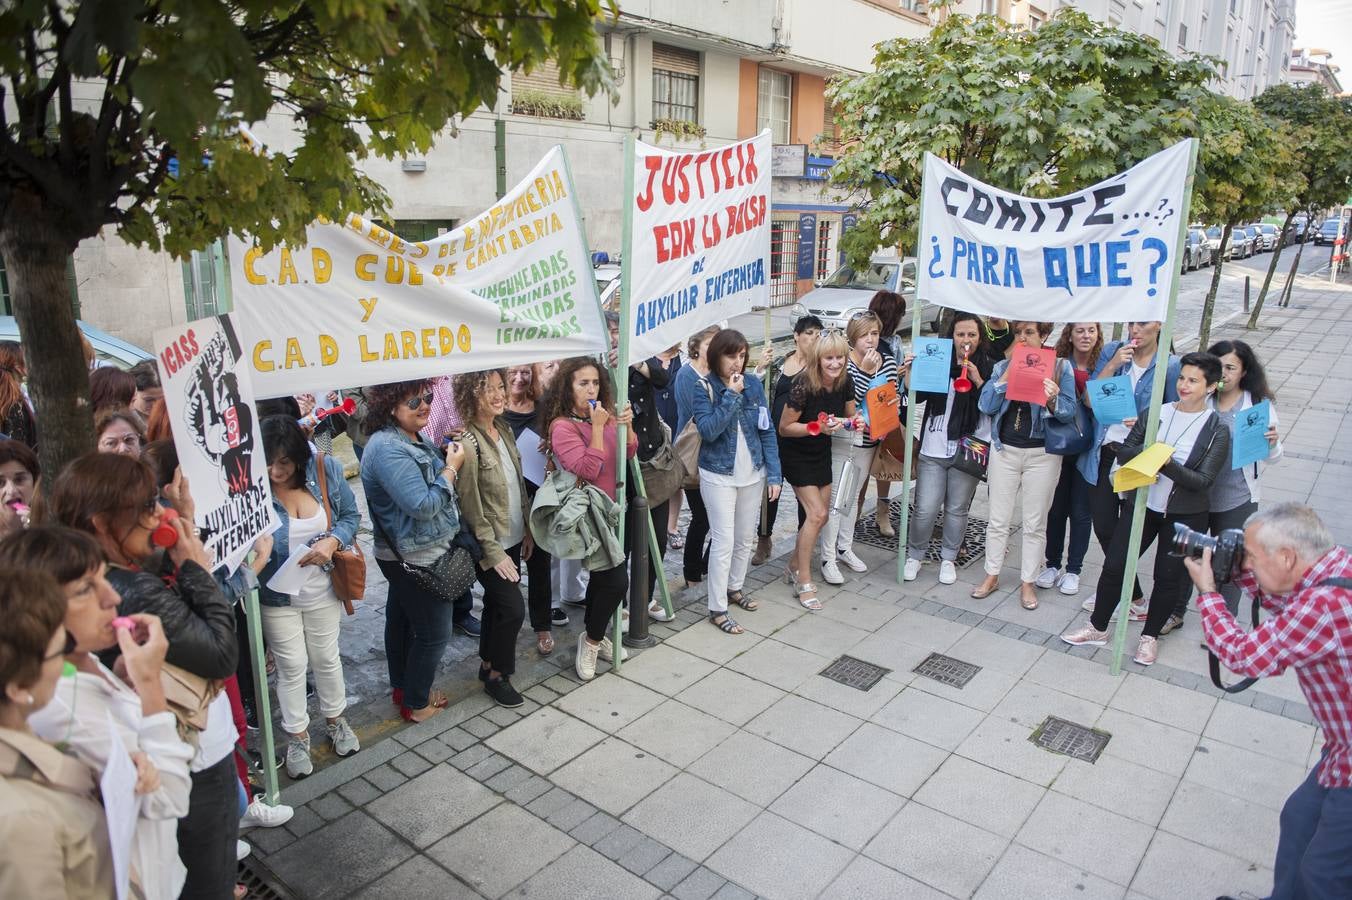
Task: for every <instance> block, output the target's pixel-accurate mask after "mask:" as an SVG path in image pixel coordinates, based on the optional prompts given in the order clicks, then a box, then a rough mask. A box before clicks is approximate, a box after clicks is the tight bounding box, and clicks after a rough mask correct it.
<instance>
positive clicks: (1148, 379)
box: [1075, 341, 1182, 484]
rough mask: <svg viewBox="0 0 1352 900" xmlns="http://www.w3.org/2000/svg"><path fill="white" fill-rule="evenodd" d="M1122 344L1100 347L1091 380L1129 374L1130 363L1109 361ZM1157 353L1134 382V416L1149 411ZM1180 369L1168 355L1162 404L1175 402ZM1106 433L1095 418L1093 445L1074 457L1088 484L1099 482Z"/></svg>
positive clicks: (1177, 362)
mask: <svg viewBox="0 0 1352 900" xmlns="http://www.w3.org/2000/svg"><path fill="white" fill-rule="evenodd" d="M1124 343H1126V342H1125V341H1109V342H1108V343H1107V344H1106V345H1104V347H1103V352H1101V353H1100V354H1099V358H1098V362H1097V363H1096V364H1095V365H1094V369H1093V371H1092V373H1091V374H1090V376H1089V377H1090V378H1112V377H1114V376H1116V375H1129V374H1131V363H1124V364H1123V365H1121V366H1115V367H1114V366H1110V365H1109V362H1111V361H1112V358H1113V357H1114V356H1116V355H1117V352H1118V351H1119V350H1121V349H1122V345H1123V344H1124ZM1159 358H1160V357H1159V353H1158V351H1157V352H1156V353H1155V356H1154V357H1153V358H1152V359H1151V360H1150V365H1148V366H1146V368H1145V374H1144V375H1142V376H1141V380H1140V381H1138V382H1136V391H1135V400H1136V412H1137V416H1138V417H1140V416H1143V415H1145V414H1146V412H1148V411H1149V410H1150V387H1151V385H1152V384H1153V383H1154V381H1155V361H1156V360H1157V359H1159ZM1180 368H1182V366H1181V365H1180V364H1179V360H1178V357H1177V356H1173V355H1170V356H1169V362H1168V364H1167V367H1166V368H1165V371H1164V400H1163V402H1164V403H1173V402H1174V401H1175V400H1177V399H1178V370H1179V369H1180ZM1107 433H1108V426H1107V425H1105V424H1103V423H1102V422H1100V421H1099V420H1098V419H1097V418H1095V419H1094V443H1093V445H1092V446H1091V447H1090V448H1089V449H1088V450H1086V451H1084V452H1083V453H1081V454H1080V455H1079V456H1077V457H1076V458H1075V468H1076V469H1077V470H1078V471H1079V473H1080V474H1081V475H1083V476H1084V480H1085V481H1087V482H1089V483H1090V484H1097V483H1098V471H1099V448H1101V447H1102V446H1103V438H1104V435H1106V434H1107Z"/></svg>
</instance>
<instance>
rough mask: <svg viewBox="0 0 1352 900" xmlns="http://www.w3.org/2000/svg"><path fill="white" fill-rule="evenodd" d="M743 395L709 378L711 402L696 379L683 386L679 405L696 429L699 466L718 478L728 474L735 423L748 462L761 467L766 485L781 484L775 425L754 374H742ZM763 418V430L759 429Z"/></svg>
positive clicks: (734, 450) (734, 443) (733, 453)
mask: <svg viewBox="0 0 1352 900" xmlns="http://www.w3.org/2000/svg"><path fill="white" fill-rule="evenodd" d="M743 378H744V382H743V383H744V384H745V387H744V388H743V390H742V393H740V394H739V393H737V392H736V391H733V390H729V389H728V388H727V387H725V386H724V384H723V382H722V380H721V379H719V378H717V377H716V376H714V375H710V376H709V377H708V378H707V379H706V381H707V383H708V385H709V388H710V389H711V390H712V392H713V397H712V399H711V398H710V395H709V393H708V392H706V391H705V390H704V388H703V386H701V385H700V384H699V382H698V380H696V379H689V380H686V381H685V383H684V384H683V385H682V391H683V397H682V399H681V403H682V405H683V406H685V407H686V408H687V409H689V410H690V417H691V418H692V419H694V421H695V427H696V428H698V429H699V436H700V447H699V467H700V468H701V469H707V470H709V471H710V472H714V473H716V474H719V475H731V474H732V466H733V463H734V461H735V460H736V458H737V423H738V422H740V423H741V426H742V434H743V435H744V437H745V438H746V446H747V449H748V450H749V451H750V452H751V462H752V463H753V464H754V465H755V466H756V468H757V469H759V468H762V467H764V468H765V472H766V476H767V478H768V483H769V484H781V483H782V482H783V477H782V475H781V473H780V469H779V444H778V440H777V438H776V437H775V423H774V422H773V421H772V420H771V417H770V409H769V404H768V403H767V401H766V399H765V388H763V387H761V383H760V379H759V378H757V377H756V376H755V375H750V374H748V375H745V376H743ZM762 415H764V417H765V421H766V423H767V424H766V427H764V428H761V427H760V422H761V416H762Z"/></svg>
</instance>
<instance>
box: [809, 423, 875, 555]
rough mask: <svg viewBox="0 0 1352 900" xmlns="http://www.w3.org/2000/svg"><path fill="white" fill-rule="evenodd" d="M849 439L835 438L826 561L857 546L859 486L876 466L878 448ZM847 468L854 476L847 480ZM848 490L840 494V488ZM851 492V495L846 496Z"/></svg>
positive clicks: (824, 530) (824, 550)
mask: <svg viewBox="0 0 1352 900" xmlns="http://www.w3.org/2000/svg"><path fill="white" fill-rule="evenodd" d="M853 440H854V437H853V435H852V434H851V437H850V438H849V440H845V439H841V438H832V439H831V475H832V478H833V479H834V481H833V483H832V485H831V510H830V515H829V516H828V517H827V519H826V525H825V527H823V528H822V534H821V538H820V540H821V548H822V562H824V563H825V562H834V561H835V559H836V554H837V553H838V552H841V551H845V550H853V549H854V523H855V522H857V521H858V520H859V488H860V487H862V486H863V485H865V484H867V483H868V477H869V475H868V471H869V468H870V467H872V465H873V454H874V451H875V449H876V448H874V447H854V446H851V442H852V441H853ZM846 467H849V468H852V469H853V470H854V475H853V476H852V477H851V478H849V479H846V478H844V472H845V469H846ZM842 490H843V491H844V493H843V494H842V493H839V492H840V491H842ZM845 494H849V496H848V497H847V496H845Z"/></svg>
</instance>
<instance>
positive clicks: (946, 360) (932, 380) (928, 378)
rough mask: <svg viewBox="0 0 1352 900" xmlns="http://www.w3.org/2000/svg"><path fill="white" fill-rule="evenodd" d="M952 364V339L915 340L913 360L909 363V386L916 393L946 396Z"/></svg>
mask: <svg viewBox="0 0 1352 900" xmlns="http://www.w3.org/2000/svg"><path fill="white" fill-rule="evenodd" d="M952 364H953V340H952V338H917V339H916V342H915V360H914V362H912V363H911V385H912V386H913V387H914V388H915V389H916V390H917V391H927V392H930V393H935V394H947V393H948V373H949V370H950V369H951V367H952Z"/></svg>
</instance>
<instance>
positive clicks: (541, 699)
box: [522, 672, 628, 706]
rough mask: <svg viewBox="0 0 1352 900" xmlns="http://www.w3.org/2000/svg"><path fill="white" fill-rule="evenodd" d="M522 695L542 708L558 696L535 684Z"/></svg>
mask: <svg viewBox="0 0 1352 900" xmlns="http://www.w3.org/2000/svg"><path fill="white" fill-rule="evenodd" d="M625 674H626V675H627V674H628V673H627V672H626V673H625ZM522 695H523V696H525V697H529V698H530V699H532V700H534V701H535V702H536V703H539V704H542V705H544V706H548V705H549V704H551V703H553V702H554V701H555V700H557V699H558V698H559V694H558V693H557V692H555V691H551V690H550V689H549V688H547V687H545V686H544V685H543V684H537V685H534V686H533V687H530V688H528V689H526V690H525V691H522Z"/></svg>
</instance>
